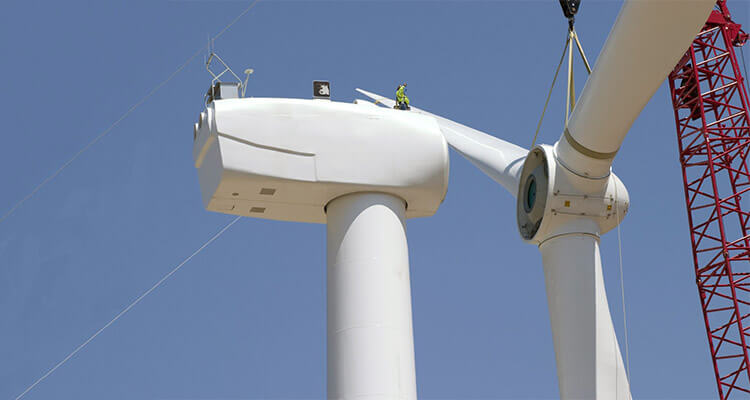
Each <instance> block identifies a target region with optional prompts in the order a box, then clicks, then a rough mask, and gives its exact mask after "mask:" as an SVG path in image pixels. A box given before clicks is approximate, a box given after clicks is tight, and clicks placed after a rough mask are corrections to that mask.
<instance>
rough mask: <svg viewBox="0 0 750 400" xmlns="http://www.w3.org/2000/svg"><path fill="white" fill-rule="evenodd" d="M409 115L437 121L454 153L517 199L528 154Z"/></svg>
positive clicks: (462, 128)
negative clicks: (524, 162)
mask: <svg viewBox="0 0 750 400" xmlns="http://www.w3.org/2000/svg"><path fill="white" fill-rule="evenodd" d="M357 91H358V92H360V93H362V94H363V95H365V96H367V97H369V98H371V99H373V100H375V101H377V102H378V103H382V104H384V105H386V106H388V107H393V105H394V104H396V103H395V101H394V100H392V99H389V98H387V97H384V96H381V95H378V94H375V93H371V92H368V91H366V90H362V89H357ZM409 112H410V113H416V114H422V115H429V116H431V117H433V118H435V121H437V123H438V125H439V126H440V130H441V132H442V133H443V135H444V136H445V139H446V141H447V142H448V144H449V145H450V146H451V147H452V148H453V149H454V150H456V151H457V152H458V153H459V154H461V155H462V156H464V158H466V159H467V160H469V161H470V162H471V163H472V164H474V166H476V167H477V168H479V169H480V170H482V172H484V173H485V174H487V175H488V176H489V177H490V178H492V179H493V180H494V181H495V182H497V183H499V184H500V185H502V186H503V187H504V188H505V189H506V190H508V191H509V192H510V193H511V194H512V195H513V196H515V195H516V192H517V191H518V178H519V176H520V174H521V167H522V165H523V160H524V159H525V158H526V153H527V152H528V150H526V149H524V148H523V147H520V146H516V145H515V144H513V143H510V142H506V141H505V140H502V139H499V138H497V137H495V136H492V135H490V134H488V133H484V132H482V131H478V130H476V129H474V128H470V127H468V126H466V125H462V124H459V123H458V122H454V121H451V120H449V119H447V118H443V117H441V116H439V115H435V114H432V113H430V112H427V111H424V110H421V109H419V108H417V107H414V106H412V107H411V111H409Z"/></svg>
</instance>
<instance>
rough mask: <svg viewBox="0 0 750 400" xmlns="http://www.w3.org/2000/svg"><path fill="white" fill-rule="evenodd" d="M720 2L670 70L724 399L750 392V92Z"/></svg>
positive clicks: (738, 36) (737, 32)
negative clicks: (748, 160) (671, 70)
mask: <svg viewBox="0 0 750 400" xmlns="http://www.w3.org/2000/svg"><path fill="white" fill-rule="evenodd" d="M725 3H726V0H719V1H717V7H716V9H715V10H714V11H713V12H712V13H711V16H710V17H709V19H708V21H707V22H706V25H705V26H704V28H703V30H702V31H701V32H700V34H698V36H697V37H696V38H695V41H693V44H692V46H690V48H689V49H688V51H687V52H686V53H685V55H684V57H683V58H682V60H681V61H680V62H679V63H678V64H677V66H676V67H675V69H674V70H673V72H672V73H671V74H670V76H669V84H670V89H671V95H672V103H673V105H674V115H675V120H676V122H677V137H678V143H679V152H680V154H679V156H680V162H681V164H682V174H683V179H684V183H685V200H686V202H687V211H688V220H689V224H690V239H691V242H692V248H693V261H694V264H695V265H694V266H695V274H696V283H697V285H698V292H699V294H700V301H701V306H702V308H703V316H704V320H705V325H706V331H707V333H708V342H709V347H710V350H711V356H712V358H713V366H714V373H715V375H716V381H717V385H718V390H719V398H721V399H729V398H748V396H750V362H749V361H750V358H749V353H750V349H749V348H748V344H750V337H749V336H748V334H750V330H749V329H750V319H749V318H748V317H750V238H749V237H748V232H750V204H748V201H747V199H750V193H747V196H748V197H747V199H746V200H745V201H743V200H742V199H743V196H745V194H746V192H748V191H750V172H749V171H748V167H747V156H748V151H750V129H749V127H750V124H749V122H748V99H747V91H746V90H745V85H744V79H743V76H742V73H741V71H740V67H739V64H738V63H737V58H736V56H735V52H734V47H735V46H741V45H743V44H744V43H745V41H746V40H747V34H745V33H744V32H743V31H742V29H741V26H740V25H738V24H735V23H734V22H732V20H731V16H730V14H729V11H728V10H727V8H726V4H725Z"/></svg>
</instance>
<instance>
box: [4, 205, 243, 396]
mask: <svg viewBox="0 0 750 400" xmlns="http://www.w3.org/2000/svg"><path fill="white" fill-rule="evenodd" d="M240 218H242V216H238V217H236V218H235V219H233V220H232V221H230V222H229V223H228V224H226V225H224V227H223V228H221V230H220V231H219V232H218V233H216V234H215V235H213V236H212V237H211V238H210V239H208V240H207V241H206V242H205V243H203V245H202V246H201V247H199V248H198V250H195V251H194V252H193V254H191V255H189V256H188V257H187V258H185V259H184V260H182V262H181V263H179V264H177V266H176V267H174V268H173V269H172V270H171V271H169V272H168V273H167V274H166V275H164V276H163V277H162V278H161V279H159V280H158V281H157V282H156V283H155V284H154V285H153V286H151V287H150V288H149V289H148V290H146V291H145V292H143V294H141V295H140V296H138V298H136V299H135V300H134V301H133V302H132V303H130V304H129V305H128V306H127V307H125V308H124V309H123V310H122V311H120V312H119V313H118V314H117V315H115V317H114V318H112V319H111V320H109V322H107V323H106V324H104V326H102V327H101V328H100V329H99V330H98V331H96V333H94V334H93V335H91V336H90V337H89V338H88V339H86V340H85V341H84V342H83V343H81V345H79V346H78V347H76V349H75V350H73V351H72V352H70V354H68V355H67V356H66V357H65V358H63V359H62V361H60V362H58V363H57V364H55V366H54V367H52V368H51V369H50V370H49V371H47V373H45V374H44V375H42V376H41V377H40V378H39V379H37V380H36V381H35V382H34V383H32V384H31V385H29V387H27V388H26V390H24V391H23V392H22V393H21V394H19V395H18V397H16V399H15V400H19V399H20V398H21V397H23V396H24V395H26V393H28V392H29V391H31V389H34V387H36V385H38V384H39V383H41V382H42V381H43V380H44V379H46V378H47V377H48V376H50V375H51V374H52V373H53V372H55V370H57V369H58V368H60V367H61V366H62V365H63V364H65V363H66V362H67V361H68V360H70V359H71V358H72V357H73V356H74V355H76V354H77V353H78V352H79V351H81V350H82V349H83V348H84V347H86V345H87V344H89V342H91V341H92V340H94V338H96V337H97V336H99V334H100V333H102V332H103V331H104V330H105V329H107V328H109V326H110V325H112V324H113V323H115V321H117V320H118V319H120V317H122V316H123V315H125V313H127V312H128V311H130V309H131V308H133V307H135V305H136V304H138V303H140V301H141V300H143V298H144V297H146V296H148V295H149V294H150V293H151V292H153V291H154V290H156V288H158V287H159V286H160V285H161V284H162V283H164V281H166V280H167V279H169V277H170V276H172V275H174V274H175V272H177V271H179V270H180V268H182V266H183V265H185V264H187V263H188V261H190V260H191V259H192V258H193V257H195V256H196V255H198V253H200V252H201V251H203V249H205V248H206V247H208V245H210V244H211V243H213V242H214V241H215V240H216V239H218V238H219V236H221V234H222V233H224V232H225V231H226V230H227V229H229V228H230V227H231V226H232V225H234V223H235V222H237V221H239V220H240Z"/></svg>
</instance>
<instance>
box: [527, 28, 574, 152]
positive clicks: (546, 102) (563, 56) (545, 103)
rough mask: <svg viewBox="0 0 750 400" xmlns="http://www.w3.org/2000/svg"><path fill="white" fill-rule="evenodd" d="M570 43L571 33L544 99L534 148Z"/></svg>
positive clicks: (566, 40) (533, 143)
mask: <svg viewBox="0 0 750 400" xmlns="http://www.w3.org/2000/svg"><path fill="white" fill-rule="evenodd" d="M569 45H570V34H568V35H567V37H566V38H565V46H563V52H562V55H561V56H560V62H559V63H557V69H555V76H554V78H552V85H550V87H549V93H547V100H545V101H544V108H542V115H541V116H540V117H539V123H537V124H536V132H534V139H533V140H532V141H531V148H532V149H533V148H534V145H535V144H536V138H537V136H538V135H539V128H541V127H542V121H543V120H544V114H545V113H546V112H547V105H548V104H549V99H550V97H552V90H553V89H554V88H555V82H557V75H558V74H559V73H560V67H562V64H563V61H565V53H566V52H567V51H568V46H569Z"/></svg>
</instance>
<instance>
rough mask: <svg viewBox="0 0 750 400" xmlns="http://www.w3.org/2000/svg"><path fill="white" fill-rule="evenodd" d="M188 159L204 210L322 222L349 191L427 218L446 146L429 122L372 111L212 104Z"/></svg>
mask: <svg viewBox="0 0 750 400" xmlns="http://www.w3.org/2000/svg"><path fill="white" fill-rule="evenodd" d="M194 140H195V143H194V148H193V158H194V160H195V167H196V168H197V169H198V176H199V181H200V187H201V193H202V195H203V202H204V204H205V206H206V208H207V209H208V210H211V211H216V212H221V213H227V214H236V215H245V216H251V217H258V218H266V219H276V220H287V221H297V222H315V223H325V222H326V212H325V207H326V205H327V204H328V203H329V202H330V201H331V200H333V199H335V198H337V197H340V196H343V195H346V194H350V193H358V192H377V193H386V194H391V195H394V196H396V197H398V198H400V199H402V200H404V201H405V203H406V217H407V218H414V217H424V216H430V215H432V214H434V213H435V212H436V211H437V209H438V207H439V206H440V204H441V203H442V201H443V199H444V197H445V193H446V190H447V187H448V170H449V163H448V160H449V159H448V145H447V143H446V141H445V139H444V138H443V135H442V133H441V132H440V128H439V127H438V124H437V123H436V122H435V120H434V119H433V118H430V117H428V116H423V115H419V114H416V113H406V112H403V111H400V110H392V109H385V108H381V107H376V106H373V105H372V104H371V103H361V102H359V103H356V104H351V103H339V102H332V101H328V100H305V99H278V98H239V99H225V100H217V101H213V102H211V103H210V104H209V105H208V106H207V108H206V110H205V111H203V112H202V113H201V115H200V120H199V122H198V123H196V124H195V126H194Z"/></svg>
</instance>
